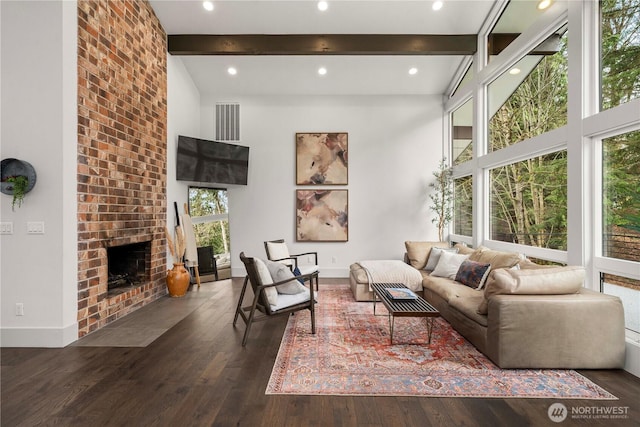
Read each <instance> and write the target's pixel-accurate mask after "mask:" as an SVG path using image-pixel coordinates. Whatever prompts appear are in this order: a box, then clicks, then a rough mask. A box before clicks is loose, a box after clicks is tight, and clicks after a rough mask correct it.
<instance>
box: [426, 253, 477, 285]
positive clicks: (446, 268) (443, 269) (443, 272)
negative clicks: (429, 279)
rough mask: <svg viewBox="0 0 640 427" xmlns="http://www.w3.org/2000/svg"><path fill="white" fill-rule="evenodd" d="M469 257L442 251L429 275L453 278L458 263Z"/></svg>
mask: <svg viewBox="0 0 640 427" xmlns="http://www.w3.org/2000/svg"><path fill="white" fill-rule="evenodd" d="M467 258H469V255H463V254H454V253H451V252H442V253H441V254H440V260H439V261H438V265H436V268H434V269H433V271H432V272H431V276H436V277H447V278H449V279H455V278H456V273H457V272H458V269H460V264H462V263H463V262H464V260H466V259H467Z"/></svg>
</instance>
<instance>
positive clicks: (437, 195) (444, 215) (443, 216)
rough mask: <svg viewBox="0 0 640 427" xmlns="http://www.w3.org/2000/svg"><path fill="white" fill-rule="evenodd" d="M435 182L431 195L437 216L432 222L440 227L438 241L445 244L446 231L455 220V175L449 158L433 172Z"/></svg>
mask: <svg viewBox="0 0 640 427" xmlns="http://www.w3.org/2000/svg"><path fill="white" fill-rule="evenodd" d="M433 176H434V177H435V181H434V182H432V183H431V184H429V187H431V188H433V189H434V191H433V192H432V193H431V194H430V195H429V198H430V199H431V206H430V209H431V210H432V211H433V212H434V214H435V216H434V218H433V219H432V220H431V222H433V223H434V224H437V225H438V239H440V241H441V242H444V229H445V227H446V226H447V225H448V224H449V223H450V222H451V220H452V219H453V212H452V204H453V175H452V171H451V168H450V167H449V166H448V165H447V158H446V157H443V158H442V160H440V164H439V165H438V169H437V170H436V171H435V172H433Z"/></svg>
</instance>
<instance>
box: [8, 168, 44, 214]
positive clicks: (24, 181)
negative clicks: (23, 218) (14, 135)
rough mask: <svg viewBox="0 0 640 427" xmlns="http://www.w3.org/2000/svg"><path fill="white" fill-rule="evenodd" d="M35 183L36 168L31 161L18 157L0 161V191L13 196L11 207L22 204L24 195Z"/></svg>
mask: <svg viewBox="0 0 640 427" xmlns="http://www.w3.org/2000/svg"><path fill="white" fill-rule="evenodd" d="M35 185H36V170H35V169H34V168H33V166H31V163H29V162H25V161H24V160H18V159H11V158H9V159H4V160H2V162H0V192H2V193H3V194H8V195H9V196H13V200H12V201H11V209H13V210H15V208H16V206H18V207H20V206H22V202H23V201H24V196H25V195H26V194H27V193H28V192H29V191H31V190H32V189H33V187H34V186H35Z"/></svg>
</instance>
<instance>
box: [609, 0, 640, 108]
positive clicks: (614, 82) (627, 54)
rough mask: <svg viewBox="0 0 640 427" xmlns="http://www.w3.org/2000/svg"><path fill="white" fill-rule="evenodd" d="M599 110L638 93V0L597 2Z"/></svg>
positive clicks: (639, 82)
mask: <svg viewBox="0 0 640 427" xmlns="http://www.w3.org/2000/svg"><path fill="white" fill-rule="evenodd" d="M600 38H601V42H600V62H601V64H600V65H601V82H600V83H601V89H602V90H601V94H600V106H601V110H606V109H608V108H611V107H615V106H617V105H620V104H624V103H625V102H629V101H630V100H632V99H635V98H638V97H640V1H639V0H603V1H601V2H600Z"/></svg>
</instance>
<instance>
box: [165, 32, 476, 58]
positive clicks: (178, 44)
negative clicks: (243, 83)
mask: <svg viewBox="0 0 640 427" xmlns="http://www.w3.org/2000/svg"><path fill="white" fill-rule="evenodd" d="M476 41H477V37H476V35H475V34H468V35H424V34H325V35H320V34H318V35H310V34H291V35H265V34H263V35H254V34H251V35H249V34H244V35H243V34H240V35H203V34H176V35H169V36H168V48H169V53H171V54H172V55H473V54H474V53H475V52H476Z"/></svg>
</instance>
